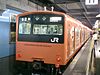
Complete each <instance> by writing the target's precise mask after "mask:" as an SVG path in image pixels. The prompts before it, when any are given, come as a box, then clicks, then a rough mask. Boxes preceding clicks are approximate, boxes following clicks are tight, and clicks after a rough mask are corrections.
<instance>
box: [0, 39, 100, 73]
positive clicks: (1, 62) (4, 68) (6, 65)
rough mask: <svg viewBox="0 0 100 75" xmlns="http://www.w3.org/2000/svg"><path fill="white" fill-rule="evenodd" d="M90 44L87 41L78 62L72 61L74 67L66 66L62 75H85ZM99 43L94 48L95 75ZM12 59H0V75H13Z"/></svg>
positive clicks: (12, 57) (99, 64)
mask: <svg viewBox="0 0 100 75" xmlns="http://www.w3.org/2000/svg"><path fill="white" fill-rule="evenodd" d="M90 42H91V40H89V41H88V42H87V44H85V45H84V47H83V48H82V50H81V51H80V52H81V53H80V54H79V55H78V58H77V59H78V61H76V59H75V60H73V62H72V63H71V64H74V66H70V65H69V66H68V68H67V69H66V71H65V72H64V74H63V75H85V74H86V73H85V71H86V68H84V67H85V66H86V61H87V59H86V58H87V57H88V52H89V51H88V49H89V47H90ZM99 46H100V41H98V44H97V45H96V46H95V48H96V49H95V51H96V62H95V64H96V71H95V72H96V75H100V71H99V70H100V57H99V55H100V48H99ZM14 59H15V56H9V57H4V58H0V75H13V74H12V71H13V64H14Z"/></svg>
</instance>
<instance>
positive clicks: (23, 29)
mask: <svg viewBox="0 0 100 75" xmlns="http://www.w3.org/2000/svg"><path fill="white" fill-rule="evenodd" d="M19 20H20V23H19V34H30V33H31V21H30V20H31V19H30V17H29V16H27V17H22V18H20V19H19Z"/></svg>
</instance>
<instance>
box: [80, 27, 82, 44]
mask: <svg viewBox="0 0 100 75" xmlns="http://www.w3.org/2000/svg"><path fill="white" fill-rule="evenodd" d="M81 44H82V28H81V29H80V45H81Z"/></svg>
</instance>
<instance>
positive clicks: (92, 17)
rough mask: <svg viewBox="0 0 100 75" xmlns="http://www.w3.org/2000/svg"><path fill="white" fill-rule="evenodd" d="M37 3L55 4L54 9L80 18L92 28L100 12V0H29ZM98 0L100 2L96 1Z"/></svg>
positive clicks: (48, 5)
mask: <svg viewBox="0 0 100 75" xmlns="http://www.w3.org/2000/svg"><path fill="white" fill-rule="evenodd" d="M29 1H32V2H35V3H39V4H42V5H46V6H47V7H51V6H54V8H55V9H54V10H57V11H61V12H64V13H67V14H68V15H70V16H72V17H74V18H76V19H78V20H80V21H81V22H82V23H83V24H85V25H86V26H88V27H90V28H92V27H93V26H94V24H95V21H96V19H97V17H96V16H97V15H98V14H100V0H29ZM86 1H89V2H90V3H91V1H94V3H95V4H92V5H91V4H87V3H86ZM95 1H98V2H95ZM89 2H88V3H89Z"/></svg>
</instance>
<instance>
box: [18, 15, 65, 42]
mask: <svg viewBox="0 0 100 75" xmlns="http://www.w3.org/2000/svg"><path fill="white" fill-rule="evenodd" d="M63 37H64V16H63V15H60V14H46V13H45V14H43V13H42V14H36V13H35V14H30V15H25V16H19V20H18V41H29V42H50V43H52V41H51V39H54V38H57V39H59V41H58V42H57V43H63V42H64V39H63ZM54 43H56V42H54Z"/></svg>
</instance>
